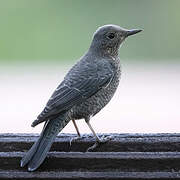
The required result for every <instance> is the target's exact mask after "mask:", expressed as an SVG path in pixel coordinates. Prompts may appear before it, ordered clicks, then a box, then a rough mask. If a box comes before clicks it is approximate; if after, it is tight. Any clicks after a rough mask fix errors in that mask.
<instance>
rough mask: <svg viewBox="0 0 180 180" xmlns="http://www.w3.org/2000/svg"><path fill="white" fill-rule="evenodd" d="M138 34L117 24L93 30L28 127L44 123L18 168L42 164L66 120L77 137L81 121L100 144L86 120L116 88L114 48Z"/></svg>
mask: <svg viewBox="0 0 180 180" xmlns="http://www.w3.org/2000/svg"><path fill="white" fill-rule="evenodd" d="M140 31H141V30H137V29H134V30H127V29H124V28H121V27H119V26H117V25H105V26H102V27H100V28H98V29H97V31H96V32H95V33H94V36H93V40H92V43H91V45H90V48H89V50H88V51H87V52H86V54H85V55H84V56H83V57H81V58H80V60H79V61H78V62H77V63H76V64H75V65H74V66H73V67H72V68H71V69H70V71H69V72H68V73H67V75H66V76H65V78H64V80H63V81H62V82H61V83H60V85H59V86H58V87H57V89H56V90H55V91H54V93H53V94H52V96H51V97H50V99H49V101H48V102H47V104H46V107H45V108H44V110H43V111H42V112H41V113H40V115H39V116H38V117H37V119H36V120H35V121H34V122H33V123H32V127H34V126H36V125H38V124H39V123H41V122H45V125H44V127H43V130H42V132H41V134H40V137H39V139H38V140H37V142H35V143H34V145H33V146H32V147H31V149H30V150H29V151H28V152H27V153H26V155H25V156H24V157H23V158H22V160H21V167H24V166H25V165H28V170H29V171H34V170H36V169H37V168H38V167H39V166H40V165H41V163H42V162H43V161H44V159H45V157H46V155H47V153H48V151H49V150H50V148H51V145H52V143H53V141H54V139H55V137H56V136H57V134H58V133H59V132H60V131H61V130H62V129H63V128H64V127H65V126H66V125H67V124H68V122H69V121H70V120H72V121H73V124H74V126H75V128H76V130H77V134H78V135H79V136H80V133H79V130H78V127H77V125H76V122H75V120H78V119H85V122H86V123H87V125H88V126H89V128H90V129H91V131H92V133H93V134H94V136H95V138H96V141H97V142H101V139H100V138H99V137H98V136H97V135H96V133H95V131H94V130H93V128H92V126H91V124H90V119H91V117H93V116H94V115H95V114H97V113H98V112H99V111H100V110H101V109H102V108H103V107H104V106H106V104H107V103H108V102H109V101H110V100H111V98H112V97H113V95H114V93H115V91H116V89H117V87H118V84H119V80H120V74H121V70H120V60H119V57H118V49H119V47H120V45H121V43H122V42H123V41H124V40H125V39H126V38H127V37H128V36H130V35H133V34H136V33H138V32H140Z"/></svg>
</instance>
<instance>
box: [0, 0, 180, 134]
mask: <svg viewBox="0 0 180 180" xmlns="http://www.w3.org/2000/svg"><path fill="white" fill-rule="evenodd" d="M104 24H117V25H120V26H122V27H124V28H128V29H131V28H132V29H133V28H141V29H144V31H143V32H141V33H139V34H137V35H135V36H132V37H130V38H128V39H127V41H126V42H124V43H123V45H122V47H121V50H120V58H121V65H122V77H121V82H120V86H119V87H118V90H117V92H116V93H115V96H114V98H113V99H112V101H111V102H110V103H109V104H108V105H107V106H106V107H105V108H104V109H103V110H102V111H101V112H100V113H98V114H97V116H95V117H93V121H92V125H93V127H95V129H96V131H97V132H117V133H120V132H128V133H130V132H140V133H142V132H144V133H148V132H151V133H152V132H179V127H180V121H179V119H180V118H179V107H180V93H179V92H180V82H179V80H180V0H0V120H1V123H0V132H18V133H20V132H23V133H27V132H31V133H32V132H40V131H41V129H42V125H40V126H38V127H37V128H35V129H33V130H32V128H31V127H30V125H31V122H32V121H33V120H34V119H36V117H37V115H38V114H39V113H40V112H41V111H42V109H43V108H44V105H45V104H46V102H47V100H48V99H49V97H50V96H51V94H52V92H53V91H54V89H55V88H56V87H57V85H58V84H59V83H60V82H61V81H62V79H63V77H64V76H65V74H66V72H67V71H68V69H69V68H70V67H71V66H72V65H73V64H74V63H75V62H76V61H77V59H79V58H80V57H81V56H82V55H83V54H84V53H85V52H86V51H87V50H88V48H89V46H90V43H91V40H92V36H93V33H94V32H95V31H96V29H97V28H98V27H99V26H102V25H104ZM112 117H113V118H112ZM96 119H97V121H96ZM110 122H111V123H110ZM93 123H94V124H93ZM78 126H79V128H80V132H82V133H84V132H85V133H87V132H88V133H89V132H90V131H89V129H88V127H87V126H85V125H84V121H78ZM63 132H73V133H75V130H74V127H73V126H72V124H71V123H69V124H68V126H67V127H66V128H65V129H63Z"/></svg>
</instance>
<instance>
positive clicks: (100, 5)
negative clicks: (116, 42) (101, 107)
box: [0, 0, 180, 63]
mask: <svg viewBox="0 0 180 180" xmlns="http://www.w3.org/2000/svg"><path fill="white" fill-rule="evenodd" d="M179 8H180V1H179V0H173V1H171V0H113V1H109V0H98V1H97V0H88V1H84V0H76V1H74V0H53V1H52V0H13V1H12V0H0V63H11V62H14V63H18V62H22V61H24V62H32V63H34V61H36V62H37V61H39V62H41V61H43V62H44V61H47V62H48V61H50V62H52V61H58V62H63V61H70V60H72V59H77V58H79V57H80V56H82V55H83V54H84V53H85V51H86V50H87V49H88V47H89V45H90V42H91V38H92V35H93V33H94V31H95V30H96V29H97V27H99V26H101V25H104V24H117V25H120V26H122V27H124V28H129V29H130V28H142V29H144V32H143V33H141V34H138V35H137V36H134V37H133V38H129V39H128V43H127V42H126V43H124V45H123V46H122V49H123V50H121V55H120V56H121V58H122V59H129V60H132V59H136V60H140V61H148V60H150V61H153V60H155V61H157V60H167V61H168V60H172V59H174V60H179V57H180V34H179V33H180V11H179ZM127 46H128V47H127Z"/></svg>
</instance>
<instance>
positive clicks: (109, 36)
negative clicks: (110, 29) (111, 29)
mask: <svg viewBox="0 0 180 180" xmlns="http://www.w3.org/2000/svg"><path fill="white" fill-rule="evenodd" d="M107 37H108V38H109V39H114V37H115V34H114V33H109V34H108V36H107Z"/></svg>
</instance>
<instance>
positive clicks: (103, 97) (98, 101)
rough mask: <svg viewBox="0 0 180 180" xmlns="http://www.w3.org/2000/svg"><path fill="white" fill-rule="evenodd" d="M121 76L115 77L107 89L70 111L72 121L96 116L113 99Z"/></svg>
mask: <svg viewBox="0 0 180 180" xmlns="http://www.w3.org/2000/svg"><path fill="white" fill-rule="evenodd" d="M119 76H120V74H117V77H115V78H114V79H113V80H112V81H111V83H110V84H109V85H108V86H107V87H106V88H102V89H101V90H100V91H98V92H97V93H96V94H94V95H93V96H91V97H90V98H89V99H87V100H86V101H85V102H83V103H81V104H79V105H75V106H74V107H73V108H72V109H71V110H70V116H71V119H83V118H86V117H90V116H94V115H95V114H97V113H98V112H99V111H100V110H101V109H102V108H103V107H105V106H106V104H108V102H109V101H110V100H111V98H112V97H113V95H114V93H115V91H116V89H117V87H118V84H119Z"/></svg>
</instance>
